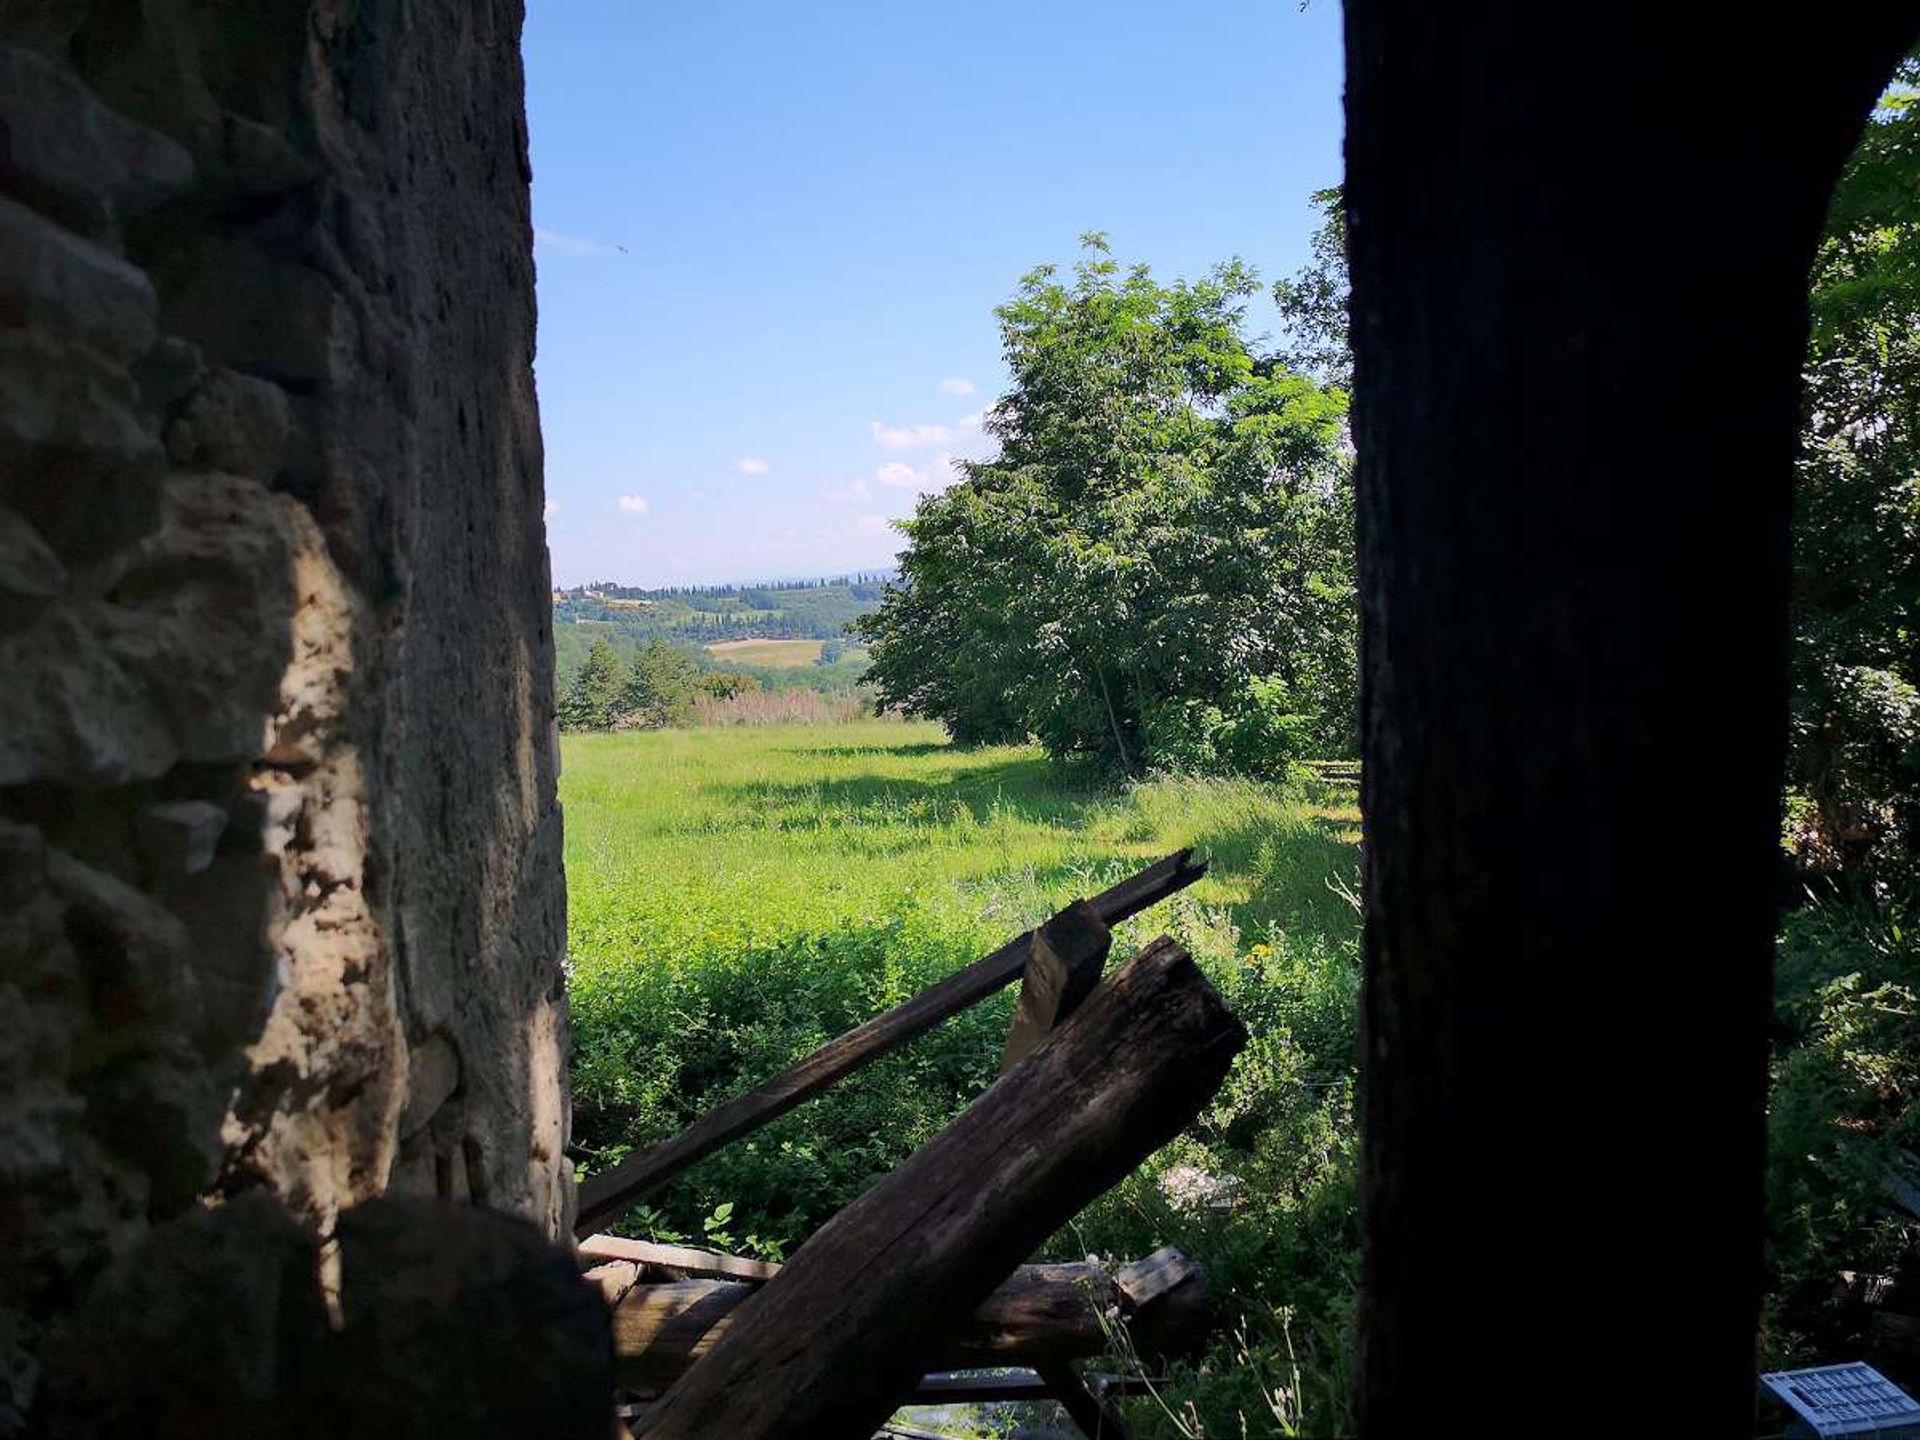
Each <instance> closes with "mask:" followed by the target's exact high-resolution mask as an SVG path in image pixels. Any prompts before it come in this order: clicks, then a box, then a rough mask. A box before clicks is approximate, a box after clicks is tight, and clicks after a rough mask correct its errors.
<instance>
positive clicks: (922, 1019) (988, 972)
mask: <svg viewBox="0 0 1920 1440" xmlns="http://www.w3.org/2000/svg"><path fill="white" fill-rule="evenodd" d="M1206 873H1207V866H1206V862H1205V861H1198V862H1196V861H1195V860H1194V859H1193V852H1192V851H1191V850H1179V851H1176V852H1174V853H1173V854H1172V855H1169V856H1167V857H1166V859H1164V860H1161V861H1159V862H1158V863H1156V864H1153V865H1149V866H1148V867H1147V868H1146V869H1145V870H1142V871H1140V872H1139V873H1138V874H1136V875H1132V876H1130V877H1128V878H1127V879H1125V880H1122V881H1121V882H1120V883H1119V884H1118V885H1115V886H1113V887H1111V888H1110V889H1107V890H1104V891H1102V892H1101V893H1100V894H1098V895H1096V896H1094V897H1093V899H1092V900H1090V901H1088V902H1087V903H1088V904H1089V905H1091V906H1092V907H1093V910H1094V913H1095V914H1096V915H1098V916H1099V917H1100V921H1101V923H1102V924H1104V925H1106V926H1107V927H1108V928H1109V929H1111V928H1112V927H1114V926H1115V925H1118V924H1119V923H1120V922H1121V921H1123V920H1127V919H1130V918H1132V917H1133V916H1135V915H1138V914H1139V913H1140V912H1141V911H1142V910H1145V909H1147V908H1148V907H1149V906H1151V905H1155V904H1158V903H1159V902H1160V901H1162V900H1164V899H1166V898H1167V897H1168V896H1169V895H1173V894H1176V893H1178V892H1179V891H1181V890H1184V889H1186V887H1187V886H1189V885H1191V884H1193V882H1194V881H1196V880H1198V879H1199V878H1200V877H1201V876H1202V875H1204V874H1206ZM1032 941H1033V932H1032V931H1028V932H1027V933H1026V934H1024V935H1021V936H1020V937H1018V938H1017V939H1014V940H1010V941H1008V942H1007V943H1006V944H1005V945H1002V946H1001V947H1000V948H999V949H998V950H996V951H994V952H993V953H992V954H991V955H988V956H987V957H986V958H984V959H981V960H976V961H974V962H973V964H971V965H969V966H967V967H966V968H965V969H963V970H957V971H955V972H954V973H953V974H951V975H949V976H948V977H947V978H946V979H945V980H942V981H940V982H939V984H937V985H933V986H930V987H928V988H927V989H925V990H922V991H921V992H920V993H919V994H918V995H916V996H914V997H913V998H912V999H911V1000H908V1001H905V1002H904V1003H902V1004H899V1005H896V1006H895V1007H894V1008H893V1009H891V1010H889V1011H887V1012H886V1013H885V1014H882V1015H876V1016H874V1017H873V1019H871V1020H868V1021H867V1022H865V1023H864V1024H862V1025H858V1026H856V1027H854V1028H853V1029H852V1030H849V1031H847V1032H846V1034H844V1035H840V1036H837V1037H836V1038H834V1039H832V1040H829V1041H828V1042H827V1043H826V1044H825V1045H822V1046H821V1047H820V1048H819V1049H818V1050H816V1051H814V1052H813V1054H811V1055H809V1056H808V1057H807V1058H806V1059H804V1060H802V1061H800V1062H799V1063H798V1064H797V1065H794V1066H791V1067H790V1068H788V1069H786V1070H783V1071H781V1072H780V1073H779V1074H778V1075H775V1076H773V1077H772V1078H771V1079H767V1080H763V1081H761V1082H760V1083H759V1084H758V1085H756V1086H754V1087H753V1088H752V1089H751V1090H747V1091H745V1092H743V1093H741V1094H739V1095H736V1096H735V1097H734V1098H733V1099H731V1100H728V1101H727V1102H725V1103H724V1104H722V1105H719V1106H717V1107H715V1108H714V1109H713V1110H710V1111H709V1112H707V1114H705V1115H704V1116H702V1117H701V1118H700V1119H698V1120H696V1121H694V1123H693V1124H691V1125H689V1126H688V1127H687V1128H686V1129H685V1130H683V1131H681V1132H680V1133H679V1134H678V1135H676V1136H674V1137H673V1139H671V1140H668V1141H666V1142H665V1143H663V1144H660V1145H656V1146H655V1147H654V1148H653V1149H651V1150H648V1151H646V1152H645V1153H643V1154H640V1155H636V1156H633V1157H631V1158H630V1159H628V1160H626V1161H625V1162H624V1163H622V1164H620V1165H618V1166H616V1167H614V1168H613V1169H611V1170H607V1171H604V1172H602V1173H600V1174H597V1175H591V1176H588V1177H587V1179H586V1181H585V1182H584V1183H582V1185H581V1186H580V1213H579V1220H578V1222H577V1223H576V1225H575V1226H574V1233H575V1234H576V1235H584V1234H586V1233H588V1232H589V1231H591V1230H592V1229H593V1228H594V1227H595V1226H596V1225H598V1224H600V1223H601V1222H602V1221H603V1220H605V1219H607V1218H608V1217H609V1216H612V1215H617V1214H619V1213H620V1212H621V1211H623V1210H625V1209H626V1208H627V1207H628V1206H629V1205H632V1204H634V1203H635V1202H636V1201H638V1200H639V1199H640V1198H641V1197H642V1196H644V1195H647V1194H649V1193H651V1192H652V1191H654V1190H656V1189H658V1188H659V1187H660V1186H662V1185H664V1184H666V1182H667V1181H669V1180H671V1179H672V1178H673V1177H674V1176H675V1175H678V1174H679V1173H680V1172H681V1171H682V1170H685V1169H686V1168H687V1167H688V1166H690V1165H693V1164H696V1163H698V1162H699V1161H701V1160H703V1159H705V1158H706V1157H707V1156H709V1155H711V1154H712V1153H713V1152H714V1151H715V1150H718V1149H719V1148H720V1147H721V1146H722V1145H725V1144H728V1143H729V1142H731V1141H734V1140H738V1139H739V1138H740V1137H741V1136H742V1135H748V1134H751V1133H752V1132H753V1131H755V1130H758V1129H759V1128H760V1127H761V1126H762V1125H765V1124H766V1123H767V1122H768V1121H770V1120H773V1119H776V1118H778V1117H779V1116H781V1115H784V1114H786V1113H787V1111H789V1110H791V1109H793V1107H794V1106H796V1105H798V1104H800V1102H801V1101H803V1100H805V1099H807V1098H808V1097H809V1096H812V1095H817V1094H818V1093H819V1092H820V1091H822V1090H824V1089H826V1088H827V1086H829V1085H831V1084H833V1083H834V1081H836V1080H839V1079H842V1078H844V1077H845V1076H848V1075H851V1074H852V1073H853V1072H854V1071H856V1070H860V1069H864V1068H865V1067H866V1066H868V1065H871V1064H873V1062H874V1061H876V1060H879V1059H881V1058H882V1057H883V1056H886V1055H888V1054H891V1053H892V1052H893V1051H895V1050H897V1049H899V1048H900V1047H901V1046H902V1045H904V1044H906V1043H907V1042H908V1041H910V1040H913V1039H916V1038H918V1037H919V1036H921V1035H924V1034H926V1032H927V1031H929V1030H931V1029H933V1027H934V1026H936V1025H938V1024H939V1023H940V1022H941V1021H943V1020H945V1019H947V1018H948V1017H949V1016H951V1015H955V1014H958V1013H959V1012H960V1011H962V1010H965V1009H966V1008H967V1007H968V1006H970V1005H975V1004H978V1003H979V1002H980V1001H982V1000H984V999H986V998H987V996H989V995H991V994H993V993H994V992H995V991H998V990H1001V989H1004V988H1005V987H1006V986H1008V985H1010V984H1012V983H1013V982H1014V981H1015V980H1016V979H1018V978H1019V976H1020V973H1021V972H1022V971H1023V970H1024V969H1025V968H1026V963H1027V955H1028V953H1029V949H1030V947H1031V945H1032Z"/></svg>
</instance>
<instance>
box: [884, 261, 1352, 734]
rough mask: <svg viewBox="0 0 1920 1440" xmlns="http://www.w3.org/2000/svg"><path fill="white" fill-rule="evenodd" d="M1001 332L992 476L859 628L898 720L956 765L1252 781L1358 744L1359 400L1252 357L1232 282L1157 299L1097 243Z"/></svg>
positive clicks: (932, 503) (955, 508) (912, 532)
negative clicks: (982, 748)
mask: <svg viewBox="0 0 1920 1440" xmlns="http://www.w3.org/2000/svg"><path fill="white" fill-rule="evenodd" d="M1084 244H1085V246H1086V249H1087V252H1088V253H1087V255H1086V257H1085V258H1084V259H1083V260H1082V261H1081V262H1080V263H1079V264H1078V265H1077V266H1076V267H1075V268H1074V270H1073V272H1072V275H1071V277H1069V278H1062V277H1061V276H1060V275H1059V274H1058V273H1057V272H1056V270H1055V269H1054V267H1052V266H1043V267H1041V268H1040V269H1037V270H1035V271H1033V272H1032V273H1031V274H1030V275H1028V276H1027V277H1026V278H1025V279H1024V280H1023V281H1022V282H1021V285H1020V288H1019V292H1018V293H1017V294H1016V295H1015V296H1014V298H1013V299H1012V300H1011V301H1009V302H1008V303H1007V304H1006V305H1004V306H1002V307H1001V308H1000V310H999V311H998V312H997V313H998V315H999V319H1000V327H1001V335H1002V340H1003V345H1004V350H1005V355H1006V360H1007V365H1008V369H1009V370H1010V372H1011V374H1012V385H1011V388H1010V389H1009V391H1008V392H1007V393H1006V394H1005V395H1004V396H1002V397H1001V398H1000V400H999V401H998V402H997V403H996V404H995V405H994V407H993V408H992V409H991V410H990V411H989V413H988V416H987V421H986V424H987V429H988V432H989V433H990V434H991V435H992V436H993V438H994V439H996V440H997V441H998V442H999V453H998V455H997V456H996V457H995V458H994V459H992V460H988V461H982V462H973V463H967V464H965V465H963V466H962V467H961V468H962V470H963V476H962V478H961V479H960V480H959V481H957V482H956V483H955V484H954V485H952V486H951V487H950V488H948V489H947V490H945V491H943V492H941V493H939V494H936V495H931V496H928V497H926V498H924V499H923V500H922V501H921V502H920V504H919V506H918V507H917V509H916V511H915V514H914V516H913V518H912V519H911V520H909V521H907V522H905V526H904V528H905V530H906V533H907V537H908V541H909V544H908V548H907V550H906V552H905V554H904V555H903V556H902V558H901V576H902V578H901V582H900V584H898V585H897V586H894V587H892V588H891V589H890V590H889V591H888V593H887V595H886V598H885V600H884V602H883V603H882V605H881V607H880V609H879V610H878V611H876V612H875V613H874V614H872V615H870V616H868V617H866V618H864V619H863V620H861V621H860V622H858V632H859V633H860V634H861V635H862V636H864V637H865V639H866V640H867V642H868V643H869V645H870V647H871V650H872V667H871V669H870V670H869V672H868V678H869V680H870V681H871V682H872V683H873V684H874V685H875V686H876V688H877V689H878V691H879V693H880V696H881V698H882V700H883V701H884V702H886V703H889V704H892V705H897V706H899V707H901V708H903V709H907V710H910V711H914V712H916V713H919V714H924V715H929V716H933V717H935V718H938V719H941V720H944V721H945V722H946V723H947V724H948V726H949V727H950V728H951V729H952V731H953V733H954V735H955V736H956V737H957V738H959V739H961V740H968V741H978V740H999V739H1014V738H1019V737H1021V736H1024V735H1027V734H1032V735H1034V736H1037V737H1038V738H1039V739H1040V741H1041V742H1042V743H1043V744H1044V745H1045V747H1046V748H1047V749H1048V751H1049V752H1050V753H1052V754H1054V755H1056V756H1068V755H1088V756H1092V757H1095V758H1096V759H1098V760H1100V761H1103V762H1106V763H1109V764H1112V765H1115V766H1117V767H1119V768H1123V769H1129V770H1133V769H1139V768H1141V767H1143V766H1145V765H1149V764H1155V763H1192V764H1196V765H1200V766H1208V765H1227V766H1231V767H1233V768H1241V769H1249V770H1254V771H1261V770H1266V769H1272V768H1275V767H1276V766H1278V765H1279V764H1281V763H1283V762H1284V760H1285V759H1286V757H1287V756H1288V755H1289V754H1290V753H1293V752H1295V751H1298V750H1299V749H1302V748H1308V749H1317V750H1320V751H1322V752H1335V753H1347V752H1348V751H1349V750H1350V747H1351V745H1352V734H1353V693H1354V681H1353V673H1354V656H1353V651H1354V633H1355V618H1354V599H1353V576H1352V537H1351V524H1352V520H1351V514H1352V501H1351V490H1350V467H1349V464H1348V451H1347V446H1346V444H1345V438H1344V434H1345V432H1344V420H1345V414H1346V396H1345V393H1344V391H1342V390H1340V389H1339V388H1337V387H1334V386H1327V385H1321V384H1317V383H1315V382H1314V381H1313V380H1311V379H1309V378H1307V377H1305V376H1302V375H1301V374H1299V373H1297V372H1295V371H1294V370H1292V369H1289V368H1288V367H1287V366H1286V365H1284V364H1282V363H1281V362H1280V361H1278V360H1277V359H1275V358H1273V357H1271V356H1265V355H1261V354H1259V353H1257V352H1256V351H1255V349H1254V347H1253V345H1252V343H1251V342H1250V341H1249V339H1248V336H1247V317H1246V304H1247V301H1248V299H1249V297H1251V296H1253V295H1256V294H1258V293H1259V284H1258V281H1257V278H1256V277H1255V275H1254V273H1253V272H1252V271H1251V270H1250V269H1249V268H1247V267H1246V266H1245V265H1243V264H1241V263H1240V262H1238V261H1233V262H1229V263H1227V264H1224V265H1220V266H1218V267H1216V268H1215V269H1214V270H1213V271H1211V272H1210V273H1209V274H1208V275H1206V276H1205V277H1204V278H1202V279H1201V280H1199V281H1196V282H1192V283H1186V282H1176V283H1173V284H1171V285H1163V284H1161V283H1159V282H1158V281H1156V280H1155V279H1154V278H1153V276H1152V274H1151V273H1150V272H1149V271H1148V270H1147V268H1146V267H1144V266H1136V267H1133V268H1131V269H1127V270H1122V269H1121V267H1120V266H1119V265H1118V264H1116V263H1115V262H1114V261H1113V260H1112V259H1111V258H1110V256H1109V254H1108V252H1107V246H1106V243H1105V240H1104V238H1103V237H1101V236H1098V235H1090V236H1087V237H1084Z"/></svg>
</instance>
